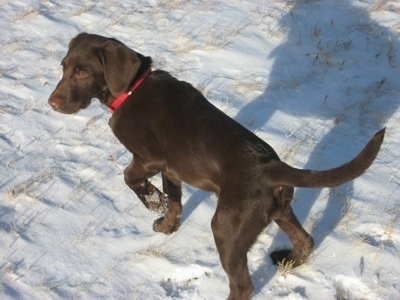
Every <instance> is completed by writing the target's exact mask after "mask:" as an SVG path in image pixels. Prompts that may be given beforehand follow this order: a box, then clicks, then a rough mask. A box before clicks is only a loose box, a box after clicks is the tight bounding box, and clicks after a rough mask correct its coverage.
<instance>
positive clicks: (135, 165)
mask: <svg viewBox="0 0 400 300" xmlns="http://www.w3.org/2000/svg"><path fill="white" fill-rule="evenodd" d="M157 173H158V172H157V169H156V168H154V170H153V169H149V168H148V167H147V168H146V167H145V165H144V164H143V163H142V162H141V160H140V159H139V158H135V159H133V160H132V162H131V163H130V164H129V166H128V167H127V168H126V169H125V171H124V179H125V183H126V184H127V185H128V186H129V187H130V188H131V189H132V190H133V191H134V192H135V194H136V195H137V197H138V198H139V199H140V201H142V202H143V204H144V206H146V207H147V208H148V209H149V210H151V211H153V212H157V213H165V212H166V211H167V210H168V207H167V206H168V201H167V196H166V195H165V194H163V193H162V192H161V191H160V190H158V189H157V188H156V187H155V186H154V185H152V184H151V183H150V182H149V181H148V180H147V178H150V177H152V176H154V175H155V174H157Z"/></svg>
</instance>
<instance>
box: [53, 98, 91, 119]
mask: <svg viewBox="0 0 400 300" xmlns="http://www.w3.org/2000/svg"><path fill="white" fill-rule="evenodd" d="M90 102H91V99H89V100H88V101H85V102H76V103H67V104H66V103H65V102H64V101H62V100H60V99H57V98H53V97H50V98H49V100H48V103H49V105H50V106H51V108H52V109H53V110H54V111H56V112H58V113H62V114H66V115H72V114H75V113H77V112H78V111H79V110H80V109H85V108H87V107H88V106H89V105H90Z"/></svg>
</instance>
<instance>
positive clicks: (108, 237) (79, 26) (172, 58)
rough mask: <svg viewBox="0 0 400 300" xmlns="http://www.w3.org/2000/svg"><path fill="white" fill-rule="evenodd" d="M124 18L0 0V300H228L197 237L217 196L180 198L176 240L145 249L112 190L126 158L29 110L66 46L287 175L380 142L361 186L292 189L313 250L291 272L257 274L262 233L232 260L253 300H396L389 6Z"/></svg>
mask: <svg viewBox="0 0 400 300" xmlns="http://www.w3.org/2000/svg"><path fill="white" fill-rule="evenodd" d="M131 2H132V3H130V2H129V1H125V2H122V1H111V0H108V1H98V0H96V1H87V0H83V1H60V0H40V1H35V0H26V1H7V0H6V1H4V0H3V1H0V8H1V9H0V16H1V18H0V299H225V298H226V297H227V296H228V294H229V287H228V280H227V276H226V274H225V273H224V271H223V270H222V267H221V265H220V262H219V257H218V253H217V251H216V248H215V245H214V239H213V236H212V232H211V228H210V221H211V218H212V216H213V213H214V211H215V208H216V205H217V197H216V196H215V195H212V194H209V193H206V192H202V191H199V190H196V189H194V188H192V187H190V186H188V185H184V186H183V187H184V191H183V192H184V197H183V199H184V200H183V204H184V211H183V216H182V225H181V227H180V229H179V230H178V231H177V232H176V233H174V234H172V235H163V234H160V233H155V232H153V231H152V223H153V221H154V220H155V219H156V218H157V217H158V216H157V215H156V214H154V213H151V212H149V211H148V210H147V209H146V208H145V207H144V206H143V205H142V204H141V202H140V201H139V200H138V199H137V198H136V197H135V195H134V193H133V192H132V191H131V190H130V189H129V188H128V187H127V186H126V185H125V183H124V180H123V174H122V173H123V169H124V168H125V166H127V164H128V163H129V162H130V160H131V158H132V157H131V154H130V153H129V152H128V151H127V150H125V148H124V147H123V146H122V145H121V144H120V143H119V142H118V140H117V139H116V138H115V137H114V136H113V134H112V132H111V130H110V128H109V126H108V119H109V117H110V113H109V112H108V110H107V109H106V108H105V107H103V106H101V105H100V104H99V102H98V101H97V100H93V101H92V104H91V105H90V107H89V108H87V109H85V110H82V111H80V112H78V113H77V114H75V115H62V114H59V113H56V112H54V111H53V110H52V109H51V108H50V107H49V105H48V104H47V99H48V96H49V95H50V93H51V92H52V90H53V89H54V88H55V86H56V84H57V83H58V81H59V79H60V78H61V73H62V70H61V67H60V61H61V59H62V58H63V57H64V55H65V54H66V50H67V48H68V43H69V41H70V39H71V38H73V37H74V36H75V35H77V34H78V33H79V32H90V33H96V34H100V35H104V36H109V37H114V38H117V39H119V40H121V41H122V42H124V43H125V44H127V45H128V46H129V47H131V48H132V49H135V50H136V51H138V52H141V53H143V54H145V55H148V56H152V57H153V59H154V61H155V64H154V67H155V68H156V69H164V70H167V71H169V72H171V73H172V74H173V75H174V76H176V77H178V78H179V79H181V80H186V81H188V82H191V83H192V84H193V85H194V86H195V87H197V88H198V89H199V90H201V91H202V92H203V93H204V94H205V95H206V97H207V98H208V99H209V100H210V101H211V102H212V103H213V104H215V105H216V106H217V107H219V108H220V109H221V110H222V111H224V112H225V113H226V114H228V115H229V116H231V117H232V118H234V119H235V120H237V121H238V122H240V123H241V124H243V125H244V126H245V127H247V128H248V129H249V130H251V131H253V132H254V133H255V134H256V135H258V136H259V137H261V138H262V139H264V140H265V141H267V142H268V143H269V144H270V145H271V146H273V147H274V148H275V150H276V151H277V152H278V153H279V155H280V156H281V158H282V160H284V161H286V162H287V163H289V164H291V165H293V166H296V167H299V168H307V169H327V168H331V167H334V166H337V165H339V164H342V163H344V162H347V161H348V160H350V159H351V158H352V157H353V156H355V155H356V154H357V153H358V151H359V150H361V148H362V147H363V146H364V145H365V143H366V142H367V141H368V140H369V139H370V137H371V136H372V135H373V134H374V133H375V132H376V131H377V130H379V129H381V128H383V127H387V133H386V137H385V140H384V143H383V146H382V150H381V152H380V154H379V156H378V158H377V160H376V161H375V162H374V164H373V165H372V166H371V168H370V169H369V170H368V171H367V172H366V173H365V174H364V175H362V176H361V177H359V178H357V179H356V180H354V181H353V182H350V183H347V184H345V185H343V186H341V187H338V188H333V189H297V190H296V192H295V199H294V201H293V207H294V210H295V212H296V214H297V216H298V218H299V220H300V221H301V223H302V224H303V225H304V227H305V228H306V229H307V230H308V231H309V232H311V234H312V236H313V237H314V239H315V251H314V253H313V255H312V257H311V258H310V260H309V261H308V262H307V263H306V264H305V265H303V266H301V267H299V268H296V269H292V270H281V269H278V268H277V267H276V266H274V265H273V264H272V261H271V259H270V257H269V253H270V252H271V251H273V250H276V249H281V248H286V247H290V242H289V240H288V239H287V238H286V236H285V235H284V234H283V233H282V232H281V231H280V230H279V229H278V228H277V226H276V225H274V224H272V225H271V226H269V227H268V228H266V229H265V230H264V232H263V233H262V234H261V235H260V236H259V238H258V240H257V242H256V243H255V244H254V246H253V247H252V249H251V250H250V251H249V253H248V261H249V268H250V271H251V276H252V280H253V283H254V287H255V291H254V295H253V298H254V299H296V300H297V299H373V300H375V299H400V253H399V251H400V217H399V216H400V188H399V179H400V173H399V168H400V159H399V158H400V146H399V140H400V127H399V121H400V107H399V106H400V56H399V55H400V53H399V51H400V39H399V35H400V3H399V2H398V1H397V0H385V1H383V0H379V1H373V0H332V1H329V0H320V1H302V0H296V1H294V0H287V1H284V0H276V1H266V0H254V1H246V0H243V1H241V0H230V1H227V0H205V1H199V0H194V1H187V0H162V1H156V0H139V1H131ZM155 109H156V108H155ZM152 182H153V183H154V184H156V185H157V186H159V187H160V185H161V181H160V178H159V177H155V178H153V179H152Z"/></svg>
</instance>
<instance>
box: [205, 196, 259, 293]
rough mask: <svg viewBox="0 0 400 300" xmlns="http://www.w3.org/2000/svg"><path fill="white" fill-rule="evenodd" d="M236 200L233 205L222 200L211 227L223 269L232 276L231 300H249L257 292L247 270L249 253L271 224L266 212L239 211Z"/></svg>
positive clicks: (242, 208)
mask: <svg viewBox="0 0 400 300" xmlns="http://www.w3.org/2000/svg"><path fill="white" fill-rule="evenodd" d="M236 200H237V199H230V200H228V201H230V202H231V203H225V204H224V199H221V196H220V197H219V204H218V207H217V210H216V212H215V215H214V217H213V219H212V222H211V227H212V231H213V234H214V239H215V244H216V246H217V249H218V252H219V256H220V260H221V264H222V267H223V268H224V270H225V272H226V273H227V275H228V277H229V287H230V294H229V298H228V299H230V300H234V299H235V300H239V299H240V300H245V299H246V300H247V299H250V297H251V294H252V293H253V290H254V288H253V285H252V283H251V279H250V274H249V270H248V267H247V252H248V250H249V249H250V247H251V245H252V244H253V243H254V242H255V240H256V238H257V236H258V235H259V233H260V232H261V231H262V230H263V229H264V228H265V226H266V225H267V224H266V222H265V218H264V217H263V216H262V213H261V212H262V209H261V210H260V209H259V208H257V207H251V208H250V207H248V206H247V207H246V205H244V206H243V207H240V208H238V205H237V203H238V201H236ZM232 203H235V205H234V206H232ZM244 207H246V209H244Z"/></svg>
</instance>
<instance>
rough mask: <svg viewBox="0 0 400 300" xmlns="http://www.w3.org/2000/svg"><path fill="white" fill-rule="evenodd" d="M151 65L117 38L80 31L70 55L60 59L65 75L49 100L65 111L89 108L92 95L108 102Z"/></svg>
mask: <svg viewBox="0 0 400 300" xmlns="http://www.w3.org/2000/svg"><path fill="white" fill-rule="evenodd" d="M146 64H147V66H144V65H146ZM150 64H151V59H150V58H149V57H144V56H143V55H141V54H139V53H136V52H135V51H133V50H131V49H129V48H128V47H126V46H125V45H124V44H122V43H121V42H119V41H117V40H115V39H112V38H106V37H102V36H99V35H95V34H88V33H81V34H79V35H78V36H76V37H75V38H73V39H72V40H71V42H70V44H69V48H68V52H67V55H66V56H65V57H64V58H63V60H62V61H61V65H62V67H63V77H62V79H61V81H60V82H59V83H58V85H57V87H56V88H55V90H54V91H53V93H52V94H51V95H50V98H49V100H48V103H49V104H50V106H51V107H52V108H53V109H54V110H56V111H58V112H61V113H65V114H73V113H75V112H77V111H78V110H79V109H82V108H86V107H87V106H89V104H90V102H91V99H92V98H98V99H99V100H100V102H101V103H103V104H104V105H109V104H110V103H111V101H112V100H113V99H114V98H115V97H117V96H119V95H120V94H121V93H123V92H125V91H126V90H127V89H128V87H129V85H130V83H131V82H132V81H133V80H134V79H135V77H136V76H137V75H140V74H139V73H140V72H141V69H143V67H147V68H148V67H149V66H150Z"/></svg>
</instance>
